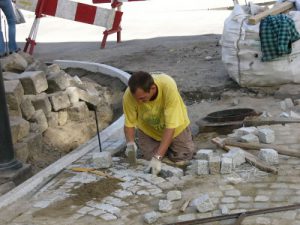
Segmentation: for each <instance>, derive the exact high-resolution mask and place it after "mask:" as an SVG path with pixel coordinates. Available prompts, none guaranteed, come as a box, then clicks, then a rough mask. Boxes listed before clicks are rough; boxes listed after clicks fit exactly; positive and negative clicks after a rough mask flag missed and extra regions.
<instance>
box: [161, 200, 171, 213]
mask: <svg viewBox="0 0 300 225" xmlns="http://www.w3.org/2000/svg"><path fill="white" fill-rule="evenodd" d="M172 207H173V204H172V202H171V201H169V200H159V202H158V210H159V211H161V212H169V211H171V210H172Z"/></svg>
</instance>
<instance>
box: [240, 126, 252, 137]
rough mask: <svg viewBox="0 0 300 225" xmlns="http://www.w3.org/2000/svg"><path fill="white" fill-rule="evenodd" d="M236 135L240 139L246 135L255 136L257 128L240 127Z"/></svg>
mask: <svg viewBox="0 0 300 225" xmlns="http://www.w3.org/2000/svg"><path fill="white" fill-rule="evenodd" d="M236 132H237V134H238V135H239V136H240V137H241V136H244V135H247V134H254V135H256V134H257V128H256V127H241V128H239V129H237V130H236Z"/></svg>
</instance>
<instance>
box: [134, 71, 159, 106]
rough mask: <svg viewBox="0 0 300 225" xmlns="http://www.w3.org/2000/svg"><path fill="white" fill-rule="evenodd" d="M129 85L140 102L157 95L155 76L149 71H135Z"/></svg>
mask: <svg viewBox="0 0 300 225" xmlns="http://www.w3.org/2000/svg"><path fill="white" fill-rule="evenodd" d="M128 86H129V89H130V92H131V94H132V95H133V96H134V97H135V99H136V100H137V101H138V102H148V101H150V100H152V99H153V98H155V97H156V94H157V87H156V85H155V83H154V80H153V77H152V76H151V75H150V74H149V73H147V72H143V71H138V72H134V73H133V74H132V75H131V77H130V78H129V81H128Z"/></svg>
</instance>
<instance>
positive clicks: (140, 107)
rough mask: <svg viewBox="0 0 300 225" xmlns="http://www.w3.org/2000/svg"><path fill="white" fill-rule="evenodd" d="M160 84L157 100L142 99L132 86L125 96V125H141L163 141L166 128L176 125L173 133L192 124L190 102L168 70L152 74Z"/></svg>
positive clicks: (148, 133) (146, 132) (150, 134)
mask: <svg viewBox="0 0 300 225" xmlns="http://www.w3.org/2000/svg"><path fill="white" fill-rule="evenodd" d="M152 76H153V79H154V83H155V84H156V85H157V88H158V95H157V97H156V99H154V100H153V101H149V102H146V103H138V102H137V101H136V100H135V98H134V96H133V95H132V94H131V92H130V90H129V88H127V89H126V91H125V94H124V96H123V111H124V114H125V126H126V127H137V128H138V129H141V130H142V131H143V132H144V133H145V134H147V135H148V136H150V137H152V138H153V139H155V140H157V141H160V140H161V138H162V135H163V131H164V129H165V128H175V133H174V136H173V137H176V136H177V135H179V134H180V133H181V132H182V131H183V130H184V129H185V128H186V127H187V126H188V125H189V124H190V120H189V118H188V114H187V109H186V106H185V104H184V102H183V100H182V98H181V96H180V94H179V92H178V89H177V85H176V83H175V81H174V80H173V78H171V77H170V76H168V75H166V74H159V75H152Z"/></svg>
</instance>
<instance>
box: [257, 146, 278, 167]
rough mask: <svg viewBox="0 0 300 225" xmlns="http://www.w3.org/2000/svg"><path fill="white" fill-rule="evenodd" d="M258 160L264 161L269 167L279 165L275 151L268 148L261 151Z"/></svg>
mask: <svg viewBox="0 0 300 225" xmlns="http://www.w3.org/2000/svg"><path fill="white" fill-rule="evenodd" d="M258 158H260V159H261V160H263V161H265V162H266V163H268V164H269V165H275V164H278V163H279V160H278V153H277V151H275V150H274V149H270V148H263V149H261V150H260V151H259V153H258Z"/></svg>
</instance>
